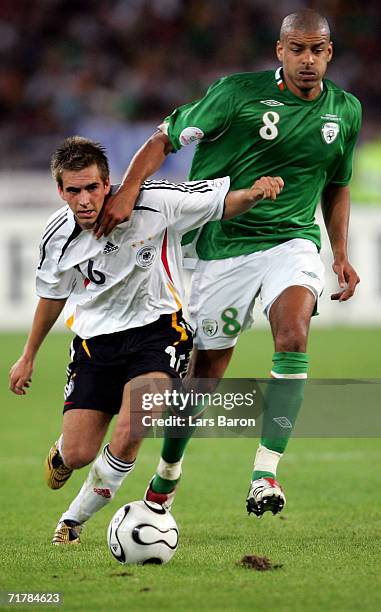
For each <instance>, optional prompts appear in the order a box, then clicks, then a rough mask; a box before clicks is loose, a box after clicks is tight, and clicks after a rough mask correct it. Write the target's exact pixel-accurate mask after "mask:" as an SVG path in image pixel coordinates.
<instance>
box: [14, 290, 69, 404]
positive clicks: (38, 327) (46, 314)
mask: <svg viewBox="0 0 381 612" xmlns="http://www.w3.org/2000/svg"><path fill="white" fill-rule="evenodd" d="M65 302H66V298H65V299H58V300H52V299H48V298H40V300H39V302H38V304H37V308H36V312H35V314H34V319H33V323H32V328H31V331H30V333H29V336H28V339H27V341H26V344H25V347H24V350H23V353H22V355H21V357H20V358H19V359H18V360H17V361H16V363H15V364H14V365H13V366H12V368H11V370H10V372H9V388H10V390H11V391H13V393H15V394H16V395H25V393H26V391H25V388H27V387H29V384H30V383H31V382H32V379H31V376H32V372H33V366H34V360H35V358H36V355H37V352H38V349H39V348H40V346H41V344H42V343H43V341H44V339H45V338H46V336H47V334H48V333H49V331H50V330H51V328H52V327H53V325H54V323H55V322H56V321H57V319H58V317H59V315H60V314H61V311H62V309H63V307H64V305H65Z"/></svg>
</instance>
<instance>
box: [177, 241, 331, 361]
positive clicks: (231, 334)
mask: <svg viewBox="0 0 381 612" xmlns="http://www.w3.org/2000/svg"><path fill="white" fill-rule="evenodd" d="M293 285H300V286H303V287H307V288H308V289H309V290H310V291H311V292H312V293H313V295H314V296H315V298H316V301H318V298H319V296H320V295H321V294H322V292H323V289H324V266H323V263H322V261H321V259H320V256H319V253H318V250H317V247H316V245H315V244H314V243H313V242H311V241H310V240H304V239H301V238H295V239H293V240H289V241H287V242H283V243H282V244H280V245H278V246H276V247H273V248H271V249H267V250H266V251H257V252H256V253H250V254H249V255H239V256H237V257H230V258H228V259H217V260H212V261H201V260H199V261H198V262H197V265H196V269H195V271H194V274H193V279H192V286H191V295H190V300H189V315H190V317H191V322H192V325H193V327H194V328H195V329H196V338H195V345H196V346H197V347H198V348H200V349H202V350H207V349H222V348H228V347H231V346H234V345H235V344H236V342H237V339H238V336H239V334H240V332H241V331H243V330H244V329H247V328H248V327H251V325H252V323H253V319H252V310H253V307H254V302H255V299H256V297H257V296H258V295H260V298H261V303H262V308H263V312H264V314H265V315H266V316H267V317H268V315H269V312H270V308H271V306H272V304H273V302H274V301H275V300H276V299H277V297H278V296H279V295H280V294H281V293H282V292H283V291H284V290H285V289H287V287H291V286H293Z"/></svg>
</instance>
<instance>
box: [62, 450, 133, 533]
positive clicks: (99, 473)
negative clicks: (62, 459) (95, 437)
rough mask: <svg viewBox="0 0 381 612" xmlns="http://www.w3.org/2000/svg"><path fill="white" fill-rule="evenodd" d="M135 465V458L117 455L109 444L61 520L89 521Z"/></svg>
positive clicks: (108, 500)
mask: <svg viewBox="0 0 381 612" xmlns="http://www.w3.org/2000/svg"><path fill="white" fill-rule="evenodd" d="M134 465H135V460H134V461H131V462H128V461H123V460H122V459H119V458H118V457H115V456H114V455H113V454H112V453H111V452H110V450H109V448H108V444H107V445H106V446H105V447H104V449H103V451H102V453H101V454H100V455H99V457H97V459H96V460H95V461H94V463H93V465H92V467H91V470H90V472H89V475H88V477H87V478H86V480H85V482H84V484H83V485H82V488H81V490H80V492H79V493H78V495H77V497H76V498H75V499H74V500H73V501H72V503H71V504H70V506H69V508H68V510H67V511H66V512H64V513H63V515H62V516H61V519H60V520H61V521H64V520H71V521H77V523H80V524H82V523H84V522H85V521H87V520H88V519H89V518H90V517H91V516H92V515H93V514H95V512H97V511H98V510H100V509H101V508H103V506H105V505H106V504H108V503H109V502H110V501H111V500H112V498H113V497H114V495H115V493H116V492H117V490H118V489H119V487H120V485H121V484H122V482H123V480H124V479H125V478H126V476H127V475H128V474H129V473H130V472H131V471H132V469H133V468H134Z"/></svg>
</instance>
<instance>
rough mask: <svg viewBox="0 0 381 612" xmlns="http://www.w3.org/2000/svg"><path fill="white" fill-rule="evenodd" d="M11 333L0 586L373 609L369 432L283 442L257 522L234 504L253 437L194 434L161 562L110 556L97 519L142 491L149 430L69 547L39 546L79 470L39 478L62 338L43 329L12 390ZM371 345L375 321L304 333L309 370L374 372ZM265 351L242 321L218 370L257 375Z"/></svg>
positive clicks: (154, 443)
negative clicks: (276, 509) (27, 371)
mask: <svg viewBox="0 0 381 612" xmlns="http://www.w3.org/2000/svg"><path fill="white" fill-rule="evenodd" d="M23 340H24V338H23V335H16V334H12V335H11V334H10V335H1V336H0V341H1V346H2V363H1V408H2V411H1V415H2V416H1V418H2V423H1V433H2V442H1V453H0V454H1V459H0V461H1V467H2V479H1V484H2V504H1V511H2V520H1V530H2V531H1V553H0V554H1V558H0V564H1V571H0V589H2V590H6V591H9V590H18V591H22V592H25V591H43V592H56V591H60V592H61V593H63V597H64V605H63V609H65V610H68V611H71V610H86V611H87V610H106V609H108V610H111V611H112V612H113V611H114V610H115V611H117V610H131V611H135V610H136V611H138V610H139V611H140V610H153V609H156V610H176V611H180V612H182V611H188V610H195V609H198V610H221V609H224V610H227V611H228V610H229V611H230V610H232V611H233V610H234V611H235V610H257V611H261V610H266V611H273V610H274V611H275V610H276V611H281V612H283V611H288V610H290V611H291V610H293V611H304V610H306V609H308V610H309V611H311V612H315V611H316V612H318V611H319V612H320V611H322V610H324V611H326V610H328V611H343V612H344V611H345V612H346V611H349V610H357V609H360V608H361V609H362V610H369V611H371V610H372V611H373V610H376V609H379V608H380V607H381V588H380V587H381V584H380V582H381V580H380V571H379V568H380V562H381V552H380V545H379V542H380V537H381V517H380V510H379V506H380V503H379V500H380V494H379V476H378V472H379V465H380V462H381V446H380V443H379V440H378V439H367V440H364V439H339V440H333V439H326V440H313V439H309V440H302V439H294V440H291V442H290V444H289V448H288V450H287V453H286V454H285V457H284V459H283V460H282V465H281V468H280V471H279V475H280V479H281V482H282V484H284V487H285V489H286V493H287V496H288V505H287V507H286V509H285V511H284V512H283V513H282V515H280V517H272V516H268V515H265V516H264V518H263V519H262V520H260V521H259V520H257V519H255V518H254V517H247V516H246V513H245V511H244V503H243V500H244V497H245V494H246V488H247V485H248V478H249V477H250V471H251V464H252V460H253V455H254V453H255V447H256V440H250V439H242V438H241V439H224V440H217V439H195V440H193V442H192V443H191V445H190V446H189V449H188V453H187V459H186V462H185V465H184V479H183V482H182V484H181V488H180V489H179V493H178V497H177V500H176V505H175V508H174V514H175V517H176V520H177V522H178V525H179V527H180V534H181V540H180V546H179V550H178V552H177V553H176V555H175V557H174V558H173V560H172V561H171V563H169V564H168V565H166V566H162V567H157V566H154V567H149V566H148V567H147V566H146V567H130V566H122V565H119V564H117V563H116V562H115V561H114V559H113V558H112V557H111V555H110V553H109V552H108V550H107V547H106V540H105V531H106V527H107V524H108V521H109V519H110V518H111V516H112V514H113V513H114V512H115V510H116V509H117V508H118V507H119V506H121V505H122V504H123V503H125V502H127V501H131V500H133V499H139V498H141V497H142V494H143V491H144V488H145V485H146V483H147V481H148V479H149V477H150V476H151V475H152V473H153V471H154V467H155V466H156V463H157V460H158V456H159V451H160V441H159V440H146V442H145V443H144V446H143V448H142V451H141V454H140V456H139V461H138V465H137V467H136V469H135V471H134V472H133V473H132V474H131V476H130V477H129V478H128V481H126V483H125V484H124V486H123V490H121V491H120V492H119V494H118V495H117V499H116V500H114V501H113V502H112V504H110V506H108V507H107V508H105V509H104V510H103V511H102V512H100V513H99V514H98V515H96V516H95V517H94V518H93V519H92V520H91V521H90V522H89V524H88V526H87V528H86V530H85V532H84V535H83V541H82V544H81V546H79V547H69V548H55V547H53V546H51V544H50V543H49V541H50V537H51V534H52V531H53V530H54V527H55V525H56V522H57V519H58V518H59V515H60V514H61V512H62V511H63V509H64V508H65V507H66V506H67V505H68V503H69V502H70V501H71V499H72V498H73V496H74V495H75V494H76V492H77V491H78V488H79V487H80V485H81V483H82V481H83V479H84V477H85V474H86V473H87V469H86V468H85V469H84V470H82V471H79V472H77V473H75V474H74V475H73V477H72V479H71V480H70V481H69V482H68V484H67V485H66V486H65V487H64V488H63V489H62V490H60V491H50V490H49V489H47V487H46V486H45V485H44V483H43V476H42V462H43V459H44V457H45V454H46V452H47V449H48V448H49V446H50V444H51V442H52V441H53V440H54V439H55V438H56V436H57V433H58V432H59V430H60V423H61V405H62V404H61V402H62V386H63V382H64V372H65V367H66V354H67V347H68V342H69V336H68V335H60V334H56V335H52V336H51V337H50V338H49V339H48V341H47V343H46V346H45V347H44V348H43V349H42V351H41V355H40V357H39V360H38V363H37V367H36V372H35V375H34V380H33V387H32V389H31V390H30V392H29V394H28V395H27V396H26V397H16V396H13V395H11V394H10V393H9V392H8V391H7V389H6V383H5V377H6V374H7V371H8V369H9V366H10V364H11V363H12V362H13V361H14V359H16V357H17V356H18V354H19V352H20V350H21V348H22V344H23ZM380 344H381V330H380V329H364V330H358V329H355V330H352V329H344V328H343V329H338V330H316V331H313V333H312V334H311V341H310V346H309V353H310V356H311V374H312V375H313V376H315V377H364V378H380V377H381V376H380V365H379V363H380V362H379V355H378V351H377V348H378V347H379V346H380ZM372 347H374V348H372ZM271 354H272V344H271V338H270V335H269V333H267V332H262V331H260V332H254V333H247V334H245V335H244V336H243V337H242V338H241V340H240V346H239V349H238V350H237V352H236V355H235V357H234V359H233V361H232V364H231V366H230V369H229V375H230V376H232V377H234V376H236V377H238V376H241V377H242V376H258V377H262V376H266V375H267V373H268V371H269V367H270V362H271ZM4 356H6V358H5V357H4ZM246 554H258V555H266V556H268V557H269V558H270V559H271V560H272V561H273V562H274V563H277V564H281V565H282V567H281V568H280V569H277V570H274V571H269V572H255V571H252V570H248V569H244V568H241V567H240V566H239V565H238V564H237V562H238V561H239V560H240V559H241V558H242V556H243V555H246ZM18 607H22V606H18ZM22 608H23V607H22ZM24 609H25V608H24Z"/></svg>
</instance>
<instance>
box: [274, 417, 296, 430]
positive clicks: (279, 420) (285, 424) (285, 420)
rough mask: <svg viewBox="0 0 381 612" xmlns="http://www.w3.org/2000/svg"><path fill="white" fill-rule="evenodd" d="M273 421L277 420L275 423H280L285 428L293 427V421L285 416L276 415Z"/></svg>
mask: <svg viewBox="0 0 381 612" xmlns="http://www.w3.org/2000/svg"><path fill="white" fill-rule="evenodd" d="M273 421H275V423H278V425H279V426H280V427H282V428H283V429H292V423H291V421H290V420H289V419H288V418H287V417H285V416H280V417H274V418H273Z"/></svg>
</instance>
